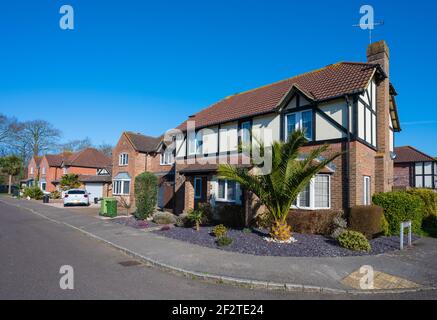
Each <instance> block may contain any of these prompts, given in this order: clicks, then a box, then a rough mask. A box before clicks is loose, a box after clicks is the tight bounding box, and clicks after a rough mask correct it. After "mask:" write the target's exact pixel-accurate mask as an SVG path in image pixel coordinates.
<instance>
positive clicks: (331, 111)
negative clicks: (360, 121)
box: [319, 99, 353, 128]
mask: <svg viewBox="0 0 437 320" xmlns="http://www.w3.org/2000/svg"><path fill="white" fill-rule="evenodd" d="M319 108H320V110H322V111H323V112H325V114H326V115H328V116H330V117H331V118H332V119H333V120H335V121H336V122H337V123H338V124H340V125H342V126H343V127H345V128H347V103H346V101H344V100H343V99H342V100H336V101H333V102H329V103H323V104H321V105H320V106H319ZM351 127H353V126H352V124H351Z"/></svg>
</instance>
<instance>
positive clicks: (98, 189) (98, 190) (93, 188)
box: [85, 183, 103, 201]
mask: <svg viewBox="0 0 437 320" xmlns="http://www.w3.org/2000/svg"><path fill="white" fill-rule="evenodd" d="M85 189H86V191H88V193H89V194H90V195H89V197H90V201H94V198H102V197H103V183H87V184H86V185H85Z"/></svg>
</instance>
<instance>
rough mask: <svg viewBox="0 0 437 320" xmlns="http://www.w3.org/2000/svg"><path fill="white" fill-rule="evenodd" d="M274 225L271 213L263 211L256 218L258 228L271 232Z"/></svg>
mask: <svg viewBox="0 0 437 320" xmlns="http://www.w3.org/2000/svg"><path fill="white" fill-rule="evenodd" d="M272 224H273V218H272V215H271V214H270V212H268V211H263V212H262V213H260V214H258V215H257V216H256V217H255V225H256V226H257V227H258V228H262V229H267V230H269V229H270V227H271V226H272Z"/></svg>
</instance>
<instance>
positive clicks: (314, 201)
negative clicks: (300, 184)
mask: <svg viewBox="0 0 437 320" xmlns="http://www.w3.org/2000/svg"><path fill="white" fill-rule="evenodd" d="M293 207H294V208H298V209H330V207H331V177H330V175H327V174H318V175H316V176H315V177H314V178H313V179H311V182H310V184H309V185H308V186H307V187H306V188H305V189H304V190H302V192H301V193H300V194H299V195H298V196H297V199H296V201H295V202H294V203H293Z"/></svg>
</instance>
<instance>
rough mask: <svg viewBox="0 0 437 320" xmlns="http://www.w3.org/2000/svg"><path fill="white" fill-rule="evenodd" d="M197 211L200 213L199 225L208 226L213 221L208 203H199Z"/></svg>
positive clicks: (211, 210)
mask: <svg viewBox="0 0 437 320" xmlns="http://www.w3.org/2000/svg"><path fill="white" fill-rule="evenodd" d="M198 210H199V211H202V222H201V224H203V225H205V224H210V223H212V222H213V221H214V215H213V209H212V207H211V205H210V204H209V203H199V205H198Z"/></svg>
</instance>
